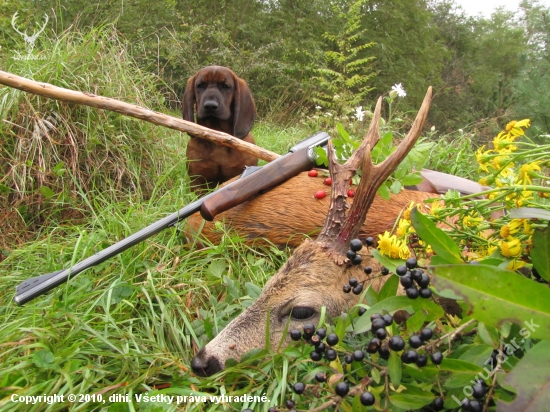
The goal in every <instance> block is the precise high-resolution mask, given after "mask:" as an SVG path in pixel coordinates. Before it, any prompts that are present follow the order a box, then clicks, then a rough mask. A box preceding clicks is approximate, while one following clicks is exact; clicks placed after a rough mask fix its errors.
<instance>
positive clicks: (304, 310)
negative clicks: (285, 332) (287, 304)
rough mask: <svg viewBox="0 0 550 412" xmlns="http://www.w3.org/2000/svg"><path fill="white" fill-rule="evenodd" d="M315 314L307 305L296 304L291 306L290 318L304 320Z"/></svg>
mask: <svg viewBox="0 0 550 412" xmlns="http://www.w3.org/2000/svg"><path fill="white" fill-rule="evenodd" d="M313 315H315V309H313V308H310V307H307V306H296V307H294V308H292V313H291V316H292V319H295V320H305V319H309V318H311V317H312V316H313Z"/></svg>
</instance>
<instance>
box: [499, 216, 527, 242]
mask: <svg viewBox="0 0 550 412" xmlns="http://www.w3.org/2000/svg"><path fill="white" fill-rule="evenodd" d="M522 227H523V219H512V220H511V221H510V222H509V223H507V224H505V225H504V226H502V227H501V228H500V237H501V238H503V239H506V238H507V237H508V236H511V235H515V234H516V233H518V232H519V231H520V230H521V228H522Z"/></svg>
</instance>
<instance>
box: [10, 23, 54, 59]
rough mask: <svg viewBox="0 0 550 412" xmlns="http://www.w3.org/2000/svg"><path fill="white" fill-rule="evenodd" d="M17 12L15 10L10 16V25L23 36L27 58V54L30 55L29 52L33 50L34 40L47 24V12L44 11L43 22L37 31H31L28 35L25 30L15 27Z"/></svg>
mask: <svg viewBox="0 0 550 412" xmlns="http://www.w3.org/2000/svg"><path fill="white" fill-rule="evenodd" d="M17 13H18V12H15V14H14V15H13V17H12V18H11V27H13V29H14V30H15V31H16V32H17V33H19V34H20V35H21V36H22V37H23V40H25V47H26V49H27V58H28V57H29V56H31V54H32V52H33V50H34V44H35V42H36V39H37V38H38V36H39V35H40V33H42V32H43V31H44V29H45V28H46V24H48V20H49V17H48V15H47V14H45V13H44V24H43V25H42V26H41V27H39V28H38V31H35V32H33V34H32V35H30V36H29V35H28V34H27V31H26V30H25V31H20V30H19V29H18V28H17V26H16V23H17V17H19V16H18V15H17Z"/></svg>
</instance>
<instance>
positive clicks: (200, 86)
mask: <svg viewBox="0 0 550 412" xmlns="http://www.w3.org/2000/svg"><path fill="white" fill-rule="evenodd" d="M196 87H197V88H199V89H204V88H205V87H206V83H205V82H199V83H197V84H196Z"/></svg>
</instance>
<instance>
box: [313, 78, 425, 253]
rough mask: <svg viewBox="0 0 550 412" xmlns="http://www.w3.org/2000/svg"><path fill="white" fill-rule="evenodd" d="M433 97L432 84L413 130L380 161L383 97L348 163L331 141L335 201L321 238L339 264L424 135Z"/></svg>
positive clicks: (332, 197)
mask: <svg viewBox="0 0 550 412" xmlns="http://www.w3.org/2000/svg"><path fill="white" fill-rule="evenodd" d="M431 99H432V88H431V87H430V88H429V89H428V92H427V93H426V96H425V97H424V101H423V102H422V106H421V107H420V110H419V112H418V114H417V116H416V119H415V120H414V123H413V125H412V127H411V130H410V131H409V133H408V134H407V136H406V137H405V139H404V140H403V141H402V142H401V144H400V145H399V146H398V147H397V149H396V150H395V151H394V152H393V153H392V154H391V155H390V156H389V157H388V158H387V159H386V160H384V161H383V162H382V163H380V164H378V165H375V164H373V163H372V159H371V150H372V148H373V147H374V146H375V145H376V143H377V142H378V140H379V139H380V133H379V132H378V124H379V122H380V111H381V106H382V98H381V97H380V98H379V99H378V102H377V104H376V108H375V110H374V115H373V118H372V121H371V124H370V127H369V130H368V132H367V135H366V136H365V138H364V139H363V142H362V143H361V146H359V148H358V149H357V150H356V151H355V152H354V153H353V154H352V156H351V157H350V158H349V159H348V160H347V162H346V163H345V164H343V165H340V164H339V163H338V161H337V159H336V156H335V153H334V150H333V149H332V144H331V143H330V142H329V149H328V158H329V169H330V172H331V176H332V194H331V204H330V208H329V212H328V214H327V218H326V220H325V224H324V227H323V230H322V231H321V234H320V235H319V237H318V238H317V241H318V242H323V243H327V244H330V245H331V248H333V249H334V251H336V252H337V253H338V254H339V255H340V258H336V259H337V262H338V264H342V263H343V262H344V261H343V259H342V258H341V256H343V255H344V254H345V252H346V250H347V249H348V245H349V242H350V240H351V239H353V238H355V237H357V234H358V233H359V229H360V228H361V225H362V224H363V222H364V221H365V217H366V216H367V211H368V210H369V207H370V205H371V204H372V202H373V200H374V197H375V195H376V192H377V190H378V188H379V187H380V186H381V185H382V184H383V183H384V182H385V180H386V179H387V178H388V176H389V175H390V174H392V173H393V171H394V170H395V169H396V168H397V166H398V165H399V163H401V161H402V160H403V159H404V158H405V156H406V155H407V153H409V151H410V150H411V149H412V147H413V146H414V144H415V143H416V140H417V139H418V137H419V136H420V133H421V131H422V126H423V124H424V121H425V120H426V117H427V116H428V110H429V107H430V102H431ZM359 166H360V167H361V172H362V175H361V181H360V183H359V186H358V188H357V190H356V191H355V196H354V200H353V204H352V206H351V209H350V210H349V213H346V212H347V209H348V205H347V202H346V198H347V191H348V182H349V180H350V179H351V178H352V177H353V176H354V175H355V173H356V172H357V169H358V168H359Z"/></svg>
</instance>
